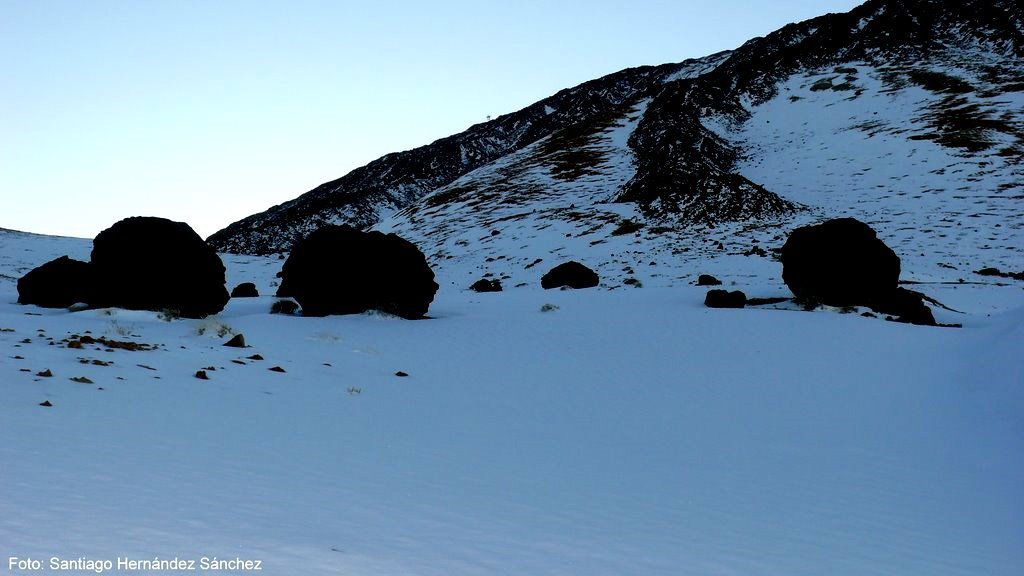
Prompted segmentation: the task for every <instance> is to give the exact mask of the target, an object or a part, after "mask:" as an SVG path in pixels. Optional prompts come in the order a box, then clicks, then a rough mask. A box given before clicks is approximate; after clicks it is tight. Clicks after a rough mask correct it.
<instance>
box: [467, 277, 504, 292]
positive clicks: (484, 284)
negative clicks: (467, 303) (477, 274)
mask: <svg viewBox="0 0 1024 576" xmlns="http://www.w3.org/2000/svg"><path fill="white" fill-rule="evenodd" d="M469 289H470V290H472V291H474V292H501V281H500V280H490V279H488V278H481V279H479V280H477V281H476V282H473V285H472V286H470V287H469Z"/></svg>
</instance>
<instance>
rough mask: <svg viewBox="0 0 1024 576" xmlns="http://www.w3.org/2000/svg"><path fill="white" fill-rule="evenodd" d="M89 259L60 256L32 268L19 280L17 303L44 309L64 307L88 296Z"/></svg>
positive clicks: (89, 279) (89, 280)
mask: <svg viewBox="0 0 1024 576" xmlns="http://www.w3.org/2000/svg"><path fill="white" fill-rule="evenodd" d="M90 282H91V267H90V266H89V263H88V262H82V261H81V260H72V259H71V258H68V257H67V256H61V257H60V258H57V259H56V260H50V261H49V262H47V263H46V264H43V265H42V266H39V267H38V268H35V269H34V270H32V271H31V272H29V273H28V274H25V275H24V276H22V277H21V278H20V279H19V280H18V303H19V304H35V305H36V306H42V307H44V308H67V307H68V306H71V305H72V304H75V303H78V302H85V301H86V300H87V299H88V297H89V284H90Z"/></svg>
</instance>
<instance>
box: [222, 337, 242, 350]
mask: <svg viewBox="0 0 1024 576" xmlns="http://www.w3.org/2000/svg"><path fill="white" fill-rule="evenodd" d="M224 345H225V346H229V347H231V348H245V336H244V335H242V334H235V336H234V338H232V339H231V340H228V341H227V342H225V343H224Z"/></svg>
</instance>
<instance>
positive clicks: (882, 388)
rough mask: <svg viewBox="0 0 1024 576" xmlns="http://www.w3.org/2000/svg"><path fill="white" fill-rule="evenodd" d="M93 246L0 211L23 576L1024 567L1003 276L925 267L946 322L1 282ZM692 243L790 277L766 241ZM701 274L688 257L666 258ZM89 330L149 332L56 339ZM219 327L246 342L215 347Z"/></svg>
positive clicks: (5, 461) (2, 445)
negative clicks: (18, 229) (300, 304)
mask: <svg viewBox="0 0 1024 576" xmlns="http://www.w3.org/2000/svg"><path fill="white" fill-rule="evenodd" d="M88 251H89V243H88V241H79V240H73V239H53V238H45V237H35V236H30V235H17V234H11V233H8V232H0V275H2V276H0V330H3V331H0V398H2V402H0V559H2V560H3V564H2V565H0V573H8V572H9V573H12V574H18V573H27V572H19V571H18V570H10V569H8V558H9V557H12V556H16V557H18V558H21V559H24V558H28V557H31V558H34V559H39V560H42V561H43V566H44V570H42V571H41V573H46V570H45V567H46V566H48V563H49V561H50V558H51V557H59V558H62V559H79V558H85V559H91V560H111V561H113V562H114V563H115V564H116V562H117V558H119V557H128V558H131V559H134V560H147V559H148V560H152V559H154V558H156V557H158V558H160V559H164V560H169V559H174V558H176V557H177V558H181V559H191V560H195V561H196V562H197V564H196V567H197V571H198V567H199V564H198V562H199V561H200V559H201V558H203V557H207V558H213V557H217V558H218V559H235V558H242V559H250V560H259V561H261V568H262V573H265V574H286V575H291V574H309V575H315V574H351V575H388V576H393V575H404V574H410V575H413V574H414V575H453V574H455V575H473V574H481V575H483V574H486V575H493V574H539V575H540V574H579V575H588V576H590V575H602V574H608V575H622V574H644V575H652V574H666V575H668V574H671V575H689V574H692V575H737V574H786V575H815V576H817V575H820V574H832V575H845V574H849V575H858V576H860V575H884V574H893V575H901V576H904V575H927V576H941V575H952V574H958V575H972V576H973V575H979V574H985V575H988V576H1000V575H1006V576H1011V575H1019V574H1020V573H1021V569H1022V567H1024V458H1022V451H1021V448H1022V446H1024V283H1022V282H1013V281H1009V280H1007V281H1003V280H1001V279H996V280H998V282H997V281H993V279H991V278H985V277H972V278H971V280H972V281H974V280H977V281H980V282H981V283H977V284H975V283H964V284H936V285H932V286H930V287H929V289H928V291H929V293H930V294H931V295H932V296H934V297H936V298H938V299H939V300H942V301H943V302H945V303H946V304H948V305H950V306H951V307H953V308H957V309H959V310H961V311H963V312H964V313H963V314H957V313H953V312H949V311H942V310H939V311H937V316H938V317H939V319H940V321H945V322H960V323H963V324H964V328H962V329H950V328H926V327H919V326H909V325H903V324H896V323H891V322H885V321H882V320H880V319H871V318H864V317H861V316H859V315H856V314H840V313H838V312H836V311H816V312H802V311H796V310H763V309H762V310H759V309H746V310H711V309H707V308H704V307H703V305H702V301H703V296H704V290H703V289H700V288H697V287H694V286H690V285H688V283H687V282H678V283H677V284H676V285H675V286H657V285H654V286H647V287H645V288H641V289H632V288H631V289H628V290H623V289H617V290H609V289H607V288H608V287H604V288H599V289H591V290H581V291H543V290H541V289H539V287H537V286H536V283H535V282H532V283H531V284H530V285H529V286H526V287H522V288H520V289H518V290H511V291H506V292H502V293H493V294H476V293H472V292H469V291H466V290H463V289H461V287H460V286H457V285H454V284H453V281H452V280H451V277H452V275H454V274H455V272H452V273H450V274H449V273H448V272H445V271H444V270H445V268H444V267H443V266H442V267H439V270H440V271H441V272H440V273H441V275H440V276H439V278H438V282H439V283H440V284H441V286H442V289H441V291H440V292H439V293H438V297H437V299H436V300H435V303H434V304H433V306H432V307H431V312H430V316H431V318H430V319H428V320H422V321H403V320H398V319H394V318H390V317H386V316H381V315H374V314H363V315H353V316H339V317H328V318H302V317H285V316H280V315H270V314H268V313H267V311H268V309H269V307H270V304H271V302H272V300H273V299H272V298H270V297H269V296H265V297H261V298H258V299H250V300H233V301H232V302H231V303H230V304H229V306H228V308H227V309H226V310H225V311H224V312H223V313H221V314H219V315H217V316H216V317H212V318H208V319H206V320H173V321H166V320H164V319H161V318H160V317H158V315H157V314H154V313H150V312H131V311H123V310H91V311H84V312H77V313H70V312H67V311H63V310H43V309H38V308H35V307H26V306H20V305H18V304H16V303H15V301H16V298H17V294H16V290H15V285H14V281H13V278H17V277H18V276H20V275H22V274H24V272H25V271H27V270H28V269H30V268H32V267H34V266H36V265H38V264H41V263H42V262H45V261H46V260H49V259H50V258H52V257H56V256H59V255H61V254H64V253H71V254H72V255H73V256H78V257H81V258H85V257H87V255H88ZM964 257H965V258H975V257H980V256H979V255H976V254H965V255H964ZM666 261H670V259H668V258H662V260H661V264H660V266H661V267H662V268H664V267H665V266H666V264H665V262H666ZM225 262H226V264H227V266H228V270H229V284H230V285H234V284H235V283H237V282H241V281H255V282H256V283H257V285H258V287H259V289H260V292H261V293H263V294H271V293H272V290H273V282H274V273H276V272H277V271H278V270H279V267H280V264H281V261H280V260H276V259H264V258H255V257H236V256H225ZM1018 262H1019V260H1018ZM547 264H549V263H547V262H545V266H547ZM550 264H553V262H552V263H550ZM700 268H708V269H713V270H714V271H716V272H718V273H719V274H720V277H721V278H722V279H723V280H724V281H726V283H727V284H733V283H735V284H737V285H738V286H739V287H740V288H742V289H744V290H745V291H747V293H748V294H750V295H759V296H774V295H785V294H786V291H785V287H784V285H782V283H781V280H779V278H778V273H779V268H778V264H777V263H774V262H771V261H770V260H769V259H766V258H746V257H743V256H729V255H722V256H721V257H719V258H717V259H711V260H707V261H705V262H703V263H701V264H700ZM449 269H452V270H457V269H456V268H455V267H454V265H450V266H449ZM702 271H705V270H704V269H699V268H698V266H697V265H695V264H694V263H693V262H691V261H689V260H685V259H682V258H681V259H680V260H679V261H678V263H677V265H676V268H674V269H672V270H671V271H668V272H666V276H671V277H686V278H690V277H692V276H695V275H696V274H697V273H699V272H702ZM470 273H471V272H463V273H462V276H460V277H459V282H458V283H459V284H461V282H462V280H463V278H464V277H468V276H469V275H470ZM547 304H551V305H554V306H557V309H553V310H550V311H546V312H545V311H542V307H544V306H545V305H547ZM549 308H550V307H549ZM87 333H89V334H90V335H91V336H93V337H95V338H99V337H101V336H102V337H105V338H108V339H111V340H115V341H127V342H137V343H145V344H151V345H154V346H156V349H154V350H139V351H128V350H123V349H115V350H112V351H109V350H107V349H106V348H105V347H103V346H96V345H91V344H85V345H83V347H82V348H81V349H73V348H68V346H67V343H66V342H65V340H66V339H69V338H73V337H74V335H79V336H80V335H85V334H87ZM230 333H242V334H244V335H245V338H246V340H247V342H248V343H249V344H250V345H251V347H250V348H246V349H237V348H226V347H223V346H222V345H221V344H222V343H223V342H224V341H226V340H227V339H228V337H229V334H230ZM257 354H258V355H260V356H262V357H263V359H262V360H255V359H252V358H251V357H253V356H254V355H257ZM271 367H280V368H282V369H283V370H284V371H283V372H278V371H271V370H270V368H271ZM201 369H206V371H207V374H208V376H209V380H200V379H197V378H195V377H194V374H195V372H196V371H197V370H201ZM44 370H49V371H50V372H51V373H52V374H53V375H52V376H51V377H42V376H38V374H39V373H40V372H42V371H44ZM400 371H401V372H404V373H406V374H408V375H407V376H404V377H402V376H397V375H396V373H398V372H400ZM82 377H84V378H87V379H89V380H91V381H92V383H91V384H87V383H80V382H75V381H73V380H71V379H72V378H82ZM43 401H49V402H50V403H51V404H52V407H42V406H40V405H39V404H40V403H41V402H43ZM81 573H87V572H85V571H83V572H81ZM148 573H159V572H148ZM167 573H170V572H167ZM219 573H243V572H241V571H230V570H225V571H221V572H219Z"/></svg>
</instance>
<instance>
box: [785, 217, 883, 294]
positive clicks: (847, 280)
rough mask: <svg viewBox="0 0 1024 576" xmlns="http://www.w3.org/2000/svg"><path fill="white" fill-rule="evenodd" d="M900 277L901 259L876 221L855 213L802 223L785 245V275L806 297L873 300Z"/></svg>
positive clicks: (793, 289) (788, 284)
mask: <svg viewBox="0 0 1024 576" xmlns="http://www.w3.org/2000/svg"><path fill="white" fill-rule="evenodd" d="M899 278H900V259H899V257H898V256H896V253H895V252H893V251H892V249H891V248H889V247H888V246H886V245H885V243H884V242H882V241H881V240H879V239H878V237H877V236H876V235H875V231H874V230H872V229H871V227H870V226H868V225H867V224H864V223H863V222H860V221H859V220H856V219H853V218H839V219H836V220H829V221H827V222H824V223H822V224H818V225H815V226H804V227H802V228H797V229H796V230H794V231H793V233H792V234H790V236H789V239H788V240H786V244H785V245H784V246H783V247H782V279H783V281H785V282H786V285H787V286H789V289H790V290H792V291H793V294H794V295H795V296H796V297H797V298H800V299H805V300H808V301H811V302H817V303H821V304H828V305H830V306H856V305H865V306H871V305H872V304H873V303H875V302H878V301H880V300H882V299H884V298H887V297H888V296H889V295H890V293H891V292H892V291H893V290H895V289H896V286H897V282H898V281H899Z"/></svg>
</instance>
